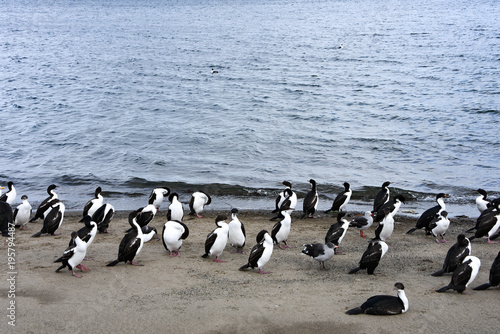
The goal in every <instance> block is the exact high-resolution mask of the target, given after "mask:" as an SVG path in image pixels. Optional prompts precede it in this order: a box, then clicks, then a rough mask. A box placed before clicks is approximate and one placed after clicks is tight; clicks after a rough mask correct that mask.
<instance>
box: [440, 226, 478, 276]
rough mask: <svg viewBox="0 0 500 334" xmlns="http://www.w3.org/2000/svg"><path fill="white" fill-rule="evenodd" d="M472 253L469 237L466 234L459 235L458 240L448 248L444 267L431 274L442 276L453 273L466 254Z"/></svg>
mask: <svg viewBox="0 0 500 334" xmlns="http://www.w3.org/2000/svg"><path fill="white" fill-rule="evenodd" d="M471 254H472V249H471V245H470V241H469V239H467V238H466V237H465V234H459V235H458V236H457V242H456V243H455V244H453V246H451V247H450V249H448V252H447V253H446V257H445V259H444V263H443V267H442V268H441V269H440V270H438V271H436V272H435V273H433V274H431V276H442V275H443V274H446V273H452V272H454V271H455V269H457V267H458V266H459V265H460V264H461V263H462V262H463V260H464V259H465V257H466V256H469V255H471Z"/></svg>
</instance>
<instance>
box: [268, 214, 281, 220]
mask: <svg viewBox="0 0 500 334" xmlns="http://www.w3.org/2000/svg"><path fill="white" fill-rule="evenodd" d="M279 217H280V216H279V215H278V216H276V217H273V218H271V219H269V220H270V221H275V220H277V219H279Z"/></svg>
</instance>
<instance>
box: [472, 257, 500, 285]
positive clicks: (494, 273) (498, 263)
mask: <svg viewBox="0 0 500 334" xmlns="http://www.w3.org/2000/svg"><path fill="white" fill-rule="evenodd" d="M491 286H495V287H500V252H498V254H497V257H496V258H495V260H494V261H493V263H492V264H491V268H490V276H489V282H488V283H484V284H481V285H480V286H477V287H475V288H474V290H486V289H488V288H489V287H491Z"/></svg>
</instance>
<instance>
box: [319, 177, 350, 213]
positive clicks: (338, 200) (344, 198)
mask: <svg viewBox="0 0 500 334" xmlns="http://www.w3.org/2000/svg"><path fill="white" fill-rule="evenodd" d="M351 196H352V190H351V185H350V184H349V183H347V182H344V191H342V192H341V193H339V194H338V195H337V196H336V197H335V200H334V201H333V204H332V207H331V208H330V209H328V210H326V211H325V213H329V212H337V211H342V210H343V209H344V208H345V207H346V205H347V203H349V200H350V199H351Z"/></svg>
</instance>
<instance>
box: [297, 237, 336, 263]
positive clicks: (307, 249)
mask: <svg viewBox="0 0 500 334" xmlns="http://www.w3.org/2000/svg"><path fill="white" fill-rule="evenodd" d="M337 247H338V246H335V245H334V244H333V243H331V242H329V243H327V244H322V243H315V244H304V249H302V254H305V255H307V256H310V257H311V258H313V259H314V260H316V261H318V262H319V266H320V268H321V269H326V267H325V261H328V260H330V259H331V258H332V257H333V256H334V255H335V248H337Z"/></svg>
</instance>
